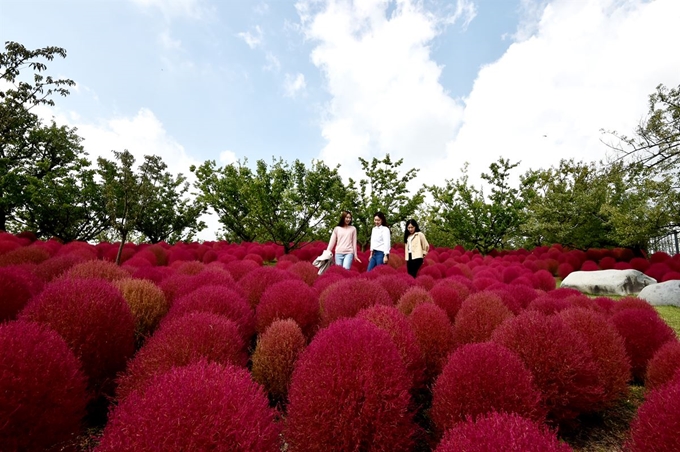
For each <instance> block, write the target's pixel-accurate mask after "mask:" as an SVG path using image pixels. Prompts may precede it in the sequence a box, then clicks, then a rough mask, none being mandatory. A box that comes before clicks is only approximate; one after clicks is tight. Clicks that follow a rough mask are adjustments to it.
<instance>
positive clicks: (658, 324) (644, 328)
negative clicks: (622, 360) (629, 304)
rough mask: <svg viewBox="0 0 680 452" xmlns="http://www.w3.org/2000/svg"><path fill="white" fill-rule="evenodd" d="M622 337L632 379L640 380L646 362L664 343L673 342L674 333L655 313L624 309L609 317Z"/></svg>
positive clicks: (645, 368)
mask: <svg viewBox="0 0 680 452" xmlns="http://www.w3.org/2000/svg"><path fill="white" fill-rule="evenodd" d="M611 321H612V323H613V324H614V326H615V327H616V329H617V330H618V332H619V334H620V335H621V337H623V341H624V344H625V345H626V353H627V354H628V357H629V358H630V363H631V366H632V368H631V371H632V373H633V378H635V379H637V380H642V379H643V378H644V376H645V372H646V371H647V362H648V361H649V360H650V359H651V358H652V356H654V353H656V351H657V350H659V349H660V348H661V346H662V345H664V344H665V343H666V342H668V341H671V340H675V339H676V337H675V332H674V331H673V329H672V328H671V327H669V326H668V325H667V324H666V322H664V321H663V320H662V319H661V318H660V317H659V315H658V314H657V313H656V312H655V311H650V310H649V309H634V308H633V309H624V310H623V311H620V312H618V313H616V314H614V315H612V317H611Z"/></svg>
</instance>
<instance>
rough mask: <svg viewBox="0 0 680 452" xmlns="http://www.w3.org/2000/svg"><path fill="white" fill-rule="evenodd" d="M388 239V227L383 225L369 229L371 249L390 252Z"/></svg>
mask: <svg viewBox="0 0 680 452" xmlns="http://www.w3.org/2000/svg"><path fill="white" fill-rule="evenodd" d="M390 239H391V237H390V228H388V227H386V226H383V225H380V226H375V227H374V228H373V230H372V231H371V250H372V251H382V252H383V253H385V254H390V248H391V243H390Z"/></svg>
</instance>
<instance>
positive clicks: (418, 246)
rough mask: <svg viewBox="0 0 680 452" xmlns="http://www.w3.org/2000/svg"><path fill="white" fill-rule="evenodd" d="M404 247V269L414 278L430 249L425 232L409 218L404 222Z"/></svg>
mask: <svg viewBox="0 0 680 452" xmlns="http://www.w3.org/2000/svg"><path fill="white" fill-rule="evenodd" d="M404 244H406V247H405V248H404V251H405V254H406V256H405V257H406V270H407V271H408V274H409V275H411V276H413V277H414V278H415V277H416V275H417V274H418V270H419V269H420V266H421V265H423V258H424V257H425V255H426V254H427V252H428V251H430V244H429V243H427V239H426V238H425V234H423V233H422V232H420V228H419V227H418V223H416V220H414V219H410V220H408V221H407V222H406V230H405V231H404Z"/></svg>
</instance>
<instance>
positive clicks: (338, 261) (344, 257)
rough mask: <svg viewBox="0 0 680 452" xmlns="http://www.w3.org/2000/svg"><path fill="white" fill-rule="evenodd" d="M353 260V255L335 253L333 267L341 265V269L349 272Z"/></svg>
mask: <svg viewBox="0 0 680 452" xmlns="http://www.w3.org/2000/svg"><path fill="white" fill-rule="evenodd" d="M353 260H354V254H352V253H347V254H342V253H337V254H336V255H335V265H342V268H344V269H346V270H349V269H350V268H352V261H353Z"/></svg>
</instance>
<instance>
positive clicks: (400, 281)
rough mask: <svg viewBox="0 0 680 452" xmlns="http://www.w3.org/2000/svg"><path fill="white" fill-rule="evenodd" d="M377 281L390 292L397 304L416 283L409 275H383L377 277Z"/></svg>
mask: <svg viewBox="0 0 680 452" xmlns="http://www.w3.org/2000/svg"><path fill="white" fill-rule="evenodd" d="M375 282H377V283H378V284H380V285H381V286H382V287H383V288H384V289H385V290H386V291H387V293H388V294H390V298H391V299H392V302H393V303H394V304H395V305H396V304H397V302H398V301H399V298H401V296H402V295H404V293H405V292H406V291H407V290H408V289H409V287H412V286H413V284H414V281H413V278H411V277H410V276H408V275H407V277H405V276H403V275H383V276H379V277H378V278H376V279H375Z"/></svg>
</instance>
